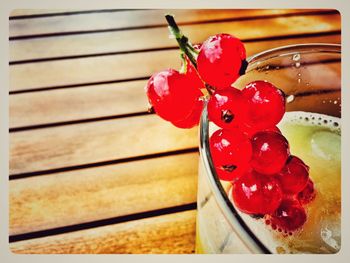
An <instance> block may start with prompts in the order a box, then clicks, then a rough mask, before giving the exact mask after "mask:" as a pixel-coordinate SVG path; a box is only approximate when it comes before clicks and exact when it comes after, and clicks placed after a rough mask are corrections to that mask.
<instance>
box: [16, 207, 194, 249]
mask: <svg viewBox="0 0 350 263" xmlns="http://www.w3.org/2000/svg"><path fill="white" fill-rule="evenodd" d="M195 218H196V211H194V210H191V211H186V212H179V213H174V214H168V215H163V216H158V217H151V218H147V219H142V220H136V221H130V222H127V223H120V224H115V225H108V226H103V227H98V228H92V229H87V230H82V231H77V232H71V233H66V234H60V235H56V236H49V237H43V238H37V239H30V240H25V241H19V242H15V243H11V244H10V249H11V251H12V252H13V253H16V254H83V253H84V254H85V253H86V254H189V253H193V252H194V246H195Z"/></svg>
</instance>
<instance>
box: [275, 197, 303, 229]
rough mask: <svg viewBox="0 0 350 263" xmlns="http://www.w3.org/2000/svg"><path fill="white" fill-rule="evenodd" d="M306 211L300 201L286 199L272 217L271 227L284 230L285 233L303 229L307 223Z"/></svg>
mask: <svg viewBox="0 0 350 263" xmlns="http://www.w3.org/2000/svg"><path fill="white" fill-rule="evenodd" d="M306 219H307V216H306V212H305V209H304V208H303V207H302V206H301V205H300V204H299V202H298V201H296V200H293V199H285V200H283V201H282V202H281V205H280V206H279V207H278V208H277V210H276V211H275V212H274V213H273V214H272V215H271V219H270V221H271V226H273V227H277V228H279V229H282V230H284V231H285V232H289V231H295V230H297V229H299V228H301V227H302V226H303V225H304V223H305V222H306Z"/></svg>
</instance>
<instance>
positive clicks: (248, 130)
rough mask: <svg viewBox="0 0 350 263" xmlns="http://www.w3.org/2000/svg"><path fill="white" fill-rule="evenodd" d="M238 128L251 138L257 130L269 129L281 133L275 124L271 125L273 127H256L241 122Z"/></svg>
mask: <svg viewBox="0 0 350 263" xmlns="http://www.w3.org/2000/svg"><path fill="white" fill-rule="evenodd" d="M239 128H240V130H241V131H242V132H243V133H244V134H246V135H247V136H248V137H249V138H252V137H253V136H254V135H255V134H257V133H258V132H262V131H266V132H267V131H271V132H277V133H280V134H282V132H281V130H280V129H279V128H278V127H277V126H273V127H270V128H266V129H262V130H261V129H256V128H254V127H249V126H247V125H245V124H244V123H243V124H241V125H240V126H239Z"/></svg>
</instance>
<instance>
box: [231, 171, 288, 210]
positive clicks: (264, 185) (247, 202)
mask: <svg viewBox="0 0 350 263" xmlns="http://www.w3.org/2000/svg"><path fill="white" fill-rule="evenodd" d="M282 196H283V194H282V190H281V187H280V185H279V182H278V181H277V180H276V179H275V178H274V177H272V176H265V175H262V174H259V173H257V172H255V171H252V172H249V173H247V174H245V175H243V176H241V177H240V178H239V179H238V180H237V181H235V182H234V183H233V185H232V198H233V201H234V204H235V205H236V206H237V208H238V209H239V210H241V211H242V212H244V213H248V214H257V215H265V214H269V213H273V212H274V211H275V210H276V209H277V208H278V207H279V205H280V203H281V200H282Z"/></svg>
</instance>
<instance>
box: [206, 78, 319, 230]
mask: <svg viewBox="0 0 350 263" xmlns="http://www.w3.org/2000/svg"><path fill="white" fill-rule="evenodd" d="M284 113H285V96H284V94H283V92H281V91H280V90H279V89H278V88H276V87H275V86H273V85H272V84H271V83H268V82H265V81H254V82H252V83H249V84H248V85H246V87H245V88H244V89H243V90H238V89H235V88H233V87H230V88H226V89H222V90H218V91H216V92H215V93H214V94H213V96H212V97H211V98H210V99H209V102H208V115H209V119H210V120H212V121H213V122H214V123H215V124H216V125H217V126H219V127H220V128H221V129H219V130H217V131H216V132H214V133H213V134H212V136H211V137H210V150H211V155H212V159H213V163H214V166H215V168H216V172H217V175H218V177H219V178H220V179H221V180H226V181H230V182H232V198H233V202H234V204H235V205H236V207H237V208H238V209H240V210H241V211H242V212H244V213H247V214H250V215H254V216H255V217H256V216H257V217H263V216H265V218H266V222H267V223H268V224H271V226H272V227H273V228H274V229H278V230H280V231H282V230H283V231H285V232H286V233H287V232H290V231H294V230H296V229H299V228H300V227H301V226H302V225H303V224H304V223H305V221H306V212H305V209H304V207H303V204H307V203H308V202H310V201H311V200H312V199H313V197H314V188H313V183H312V181H311V179H310V178H309V167H308V166H307V165H306V164H305V163H304V162H303V161H302V160H301V159H299V158H298V157H296V156H293V155H291V154H290V149H289V143H288V140H287V139H286V138H285V137H284V136H283V135H282V133H281V131H280V130H279V129H278V128H277V127H276V125H277V124H278V123H279V121H280V120H281V119H282V117H283V115H284Z"/></svg>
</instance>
